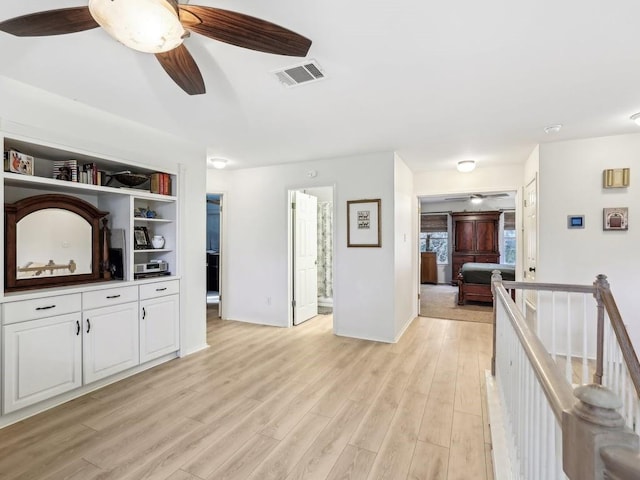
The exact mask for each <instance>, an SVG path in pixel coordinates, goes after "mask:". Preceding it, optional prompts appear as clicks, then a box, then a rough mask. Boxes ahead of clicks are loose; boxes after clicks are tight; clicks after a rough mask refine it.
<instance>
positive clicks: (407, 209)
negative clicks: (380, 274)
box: [394, 155, 419, 339]
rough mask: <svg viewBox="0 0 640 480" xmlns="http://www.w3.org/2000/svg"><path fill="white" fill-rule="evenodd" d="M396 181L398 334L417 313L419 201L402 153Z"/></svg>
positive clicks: (398, 158) (395, 224)
mask: <svg viewBox="0 0 640 480" xmlns="http://www.w3.org/2000/svg"><path fill="white" fill-rule="evenodd" d="M394 170H395V174H394V182H395V188H394V190H395V202H394V208H395V221H394V234H395V240H394V243H395V245H394V246H395V261H394V269H395V282H394V283H395V294H394V302H395V308H394V309H395V337H396V339H398V338H399V337H400V336H401V335H402V332H403V331H404V329H405V328H406V327H407V326H408V325H409V324H410V323H411V320H413V319H414V318H415V317H416V316H417V315H418V291H419V290H418V242H417V238H418V202H417V198H416V196H415V195H414V193H413V174H412V173H411V170H409V168H408V167H407V165H406V164H405V163H404V162H403V161H402V159H401V158H400V157H398V156H397V155H396V157H395V161H394Z"/></svg>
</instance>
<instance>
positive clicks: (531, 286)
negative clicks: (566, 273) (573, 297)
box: [502, 281, 596, 293]
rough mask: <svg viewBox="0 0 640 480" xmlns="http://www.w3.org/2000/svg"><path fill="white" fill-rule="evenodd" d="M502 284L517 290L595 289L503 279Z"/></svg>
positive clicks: (572, 290)
mask: <svg viewBox="0 0 640 480" xmlns="http://www.w3.org/2000/svg"><path fill="white" fill-rule="evenodd" d="M502 284H503V285H504V288H506V289H512V288H517V289H518V290H545V291H549V292H569V293H594V292H595V290H596V289H595V287H593V286H591V285H565V284H562V283H535V282H512V281H503V282H502Z"/></svg>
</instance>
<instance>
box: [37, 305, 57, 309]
mask: <svg viewBox="0 0 640 480" xmlns="http://www.w3.org/2000/svg"><path fill="white" fill-rule="evenodd" d="M51 308H56V306H55V305H48V306H46V307H37V308H36V310H49V309H51Z"/></svg>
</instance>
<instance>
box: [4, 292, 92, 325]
mask: <svg viewBox="0 0 640 480" xmlns="http://www.w3.org/2000/svg"><path fill="white" fill-rule="evenodd" d="M2 310H3V318H4V325H10V324H12V323H18V322H23V321H25V320H35V319H38V318H47V317H53V316H54V315H63V314H65V313H73V312H79V311H80V310H81V297H80V294H79V293H74V294H71V295H56V296H53V297H44V298H38V299H34V300H22V301H19V302H7V303H5V304H4V305H3V306H2Z"/></svg>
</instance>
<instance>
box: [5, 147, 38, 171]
mask: <svg viewBox="0 0 640 480" xmlns="http://www.w3.org/2000/svg"><path fill="white" fill-rule="evenodd" d="M33 166H34V158H33V157H32V156H30V155H25V154H24V153H20V152H16V151H15V150H9V151H8V152H4V171H5V172H14V173H22V174H23V175H33Z"/></svg>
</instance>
